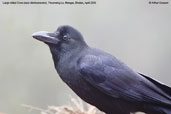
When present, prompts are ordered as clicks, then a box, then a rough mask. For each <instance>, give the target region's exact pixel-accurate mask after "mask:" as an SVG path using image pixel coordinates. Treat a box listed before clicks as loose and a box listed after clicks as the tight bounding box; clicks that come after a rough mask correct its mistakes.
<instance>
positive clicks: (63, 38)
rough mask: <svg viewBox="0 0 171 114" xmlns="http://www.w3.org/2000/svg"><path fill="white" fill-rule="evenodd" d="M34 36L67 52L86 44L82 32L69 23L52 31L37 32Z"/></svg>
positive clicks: (50, 45)
mask: <svg viewBox="0 0 171 114" xmlns="http://www.w3.org/2000/svg"><path fill="white" fill-rule="evenodd" d="M32 37H33V38H35V39H37V40H40V41H42V42H44V43H46V44H47V45H48V46H49V47H50V48H55V49H57V50H60V51H65V52H66V51H70V50H72V49H75V48H81V47H82V46H86V43H85V41H84V39H83V37H82V35H81V33H80V32H79V31H77V30H76V29H74V28H73V27H71V26H67V25H65V26H60V27H59V28H58V29H57V30H56V31H55V32H52V33H50V32H46V31H40V32H36V33H34V34H33V35H32Z"/></svg>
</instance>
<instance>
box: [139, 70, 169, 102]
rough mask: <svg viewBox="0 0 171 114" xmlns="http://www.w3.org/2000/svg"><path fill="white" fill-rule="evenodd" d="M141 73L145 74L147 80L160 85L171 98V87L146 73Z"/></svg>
mask: <svg viewBox="0 0 171 114" xmlns="http://www.w3.org/2000/svg"><path fill="white" fill-rule="evenodd" d="M139 74H140V75H141V76H143V77H144V78H146V79H147V80H149V81H151V82H152V83H153V84H155V85H156V86H157V87H159V88H160V89H161V90H162V91H163V92H165V93H166V94H167V95H168V96H170V98H171V87H169V86H167V85H164V84H162V83H159V82H158V81H156V80H154V79H152V78H150V77H148V76H145V75H144V74H141V73H139ZM170 100H171V99H170Z"/></svg>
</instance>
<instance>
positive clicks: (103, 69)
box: [32, 25, 171, 114]
mask: <svg viewBox="0 0 171 114" xmlns="http://www.w3.org/2000/svg"><path fill="white" fill-rule="evenodd" d="M32 36H33V37H34V38H35V39H37V40H40V41H43V42H44V43H46V44H47V45H48V46H49V48H50V51H51V53H52V58H53V61H54V65H55V68H56V70H57V72H58V74H59V76H60V77H61V79H62V80H63V81H64V82H65V83H66V84H67V85H68V86H69V87H70V88H71V89H72V90H73V91H74V92H75V93H76V94H77V95H78V96H80V97H81V98H82V99H83V100H84V101H86V102H88V103H90V104H92V105H94V106H96V107H97V108H99V109H100V110H101V111H104V112H105V113H107V114H130V113H131V112H137V111H141V112H145V113H147V114H171V88H170V87H168V86H166V85H164V84H161V83H159V82H157V81H155V80H153V79H151V78H150V77H148V76H145V75H143V74H141V73H138V72H135V71H134V70H132V69H131V68H129V67H128V66H127V65H125V64H124V63H123V62H121V61H120V60H118V59H117V58H116V57H114V56H112V55H110V54H108V53H106V52H103V51H101V50H98V49H95V48H91V47H89V46H88V45H87V44H86V42H85V41H84V39H83V36H82V35H81V33H80V32H78V31H77V30H76V29H74V28H73V27H71V26H67V25H65V26H60V27H59V28H58V29H57V30H56V31H55V32H52V33H49V32H45V31H42V32H36V33H34V34H33V35H32Z"/></svg>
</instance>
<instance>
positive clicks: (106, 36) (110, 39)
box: [0, 0, 171, 114]
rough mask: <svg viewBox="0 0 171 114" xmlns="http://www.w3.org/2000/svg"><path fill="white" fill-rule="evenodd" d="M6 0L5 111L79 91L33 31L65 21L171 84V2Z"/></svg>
mask: <svg viewBox="0 0 171 114" xmlns="http://www.w3.org/2000/svg"><path fill="white" fill-rule="evenodd" d="M0 1H1V2H0V112H4V113H5V114H37V112H35V111H31V112H29V111H28V109H27V108H24V107H22V106H21V105H22V104H28V105H32V106H36V107H40V108H46V107H47V106H49V105H55V106H58V105H63V104H68V102H69V101H70V97H69V95H72V96H74V97H76V95H75V94H74V93H73V92H72V91H71V90H70V89H69V87H67V86H66V84H65V83H63V82H62V81H61V79H60V78H59V76H58V75H57V73H56V71H55V68H54V64H53V61H52V57H51V54H50V51H49V48H48V47H47V46H46V45H45V44H43V43H42V42H39V41H37V40H34V39H33V38H32V37H31V35H32V33H34V32H37V31H42V30H45V31H50V32H52V31H55V30H56V29H57V27H58V26H60V25H71V26H73V27H75V28H77V29H78V30H79V31H80V32H81V33H82V34H83V36H84V38H85V40H86V42H87V43H88V44H89V45H90V46H92V47H95V48H100V49H102V50H105V51H107V52H109V53H111V54H112V55H115V56H116V57H117V58H119V59H120V60H122V61H123V62H125V63H126V64H127V65H128V66H130V67H131V68H133V69H135V70H136V71H138V72H141V73H144V74H146V75H148V76H150V77H152V78H154V79H157V80H159V81H160V82H163V83H165V84H167V85H169V86H171V65H170V64H171V4H165V5H162V4H149V3H148V2H149V1H148V0H141V1H140V0H138V1H137V0H132V1H125V0H110V1H109V0H107V1H106V0H97V1H96V4H95V5H19V4H18V5H3V4H2V0H0ZM6 1H7V0H6ZM9 1H10V0H9ZM22 1H26V0H22ZM27 1H29V0H27ZM35 1H37V0H35ZM41 1H45V0H41ZM82 1H85V0H82Z"/></svg>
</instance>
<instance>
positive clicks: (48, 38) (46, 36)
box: [32, 31, 59, 44]
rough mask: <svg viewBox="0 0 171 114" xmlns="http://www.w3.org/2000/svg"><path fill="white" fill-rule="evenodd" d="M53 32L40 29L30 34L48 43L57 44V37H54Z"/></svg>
mask: <svg viewBox="0 0 171 114" xmlns="http://www.w3.org/2000/svg"><path fill="white" fill-rule="evenodd" d="M56 36H57V35H56V34H55V33H49V32H46V31H40V32H36V33H33V34H32V37H33V38H35V39H37V40H40V41H43V42H45V43H50V44H58V42H59V39H58V38H57V37H56Z"/></svg>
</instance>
